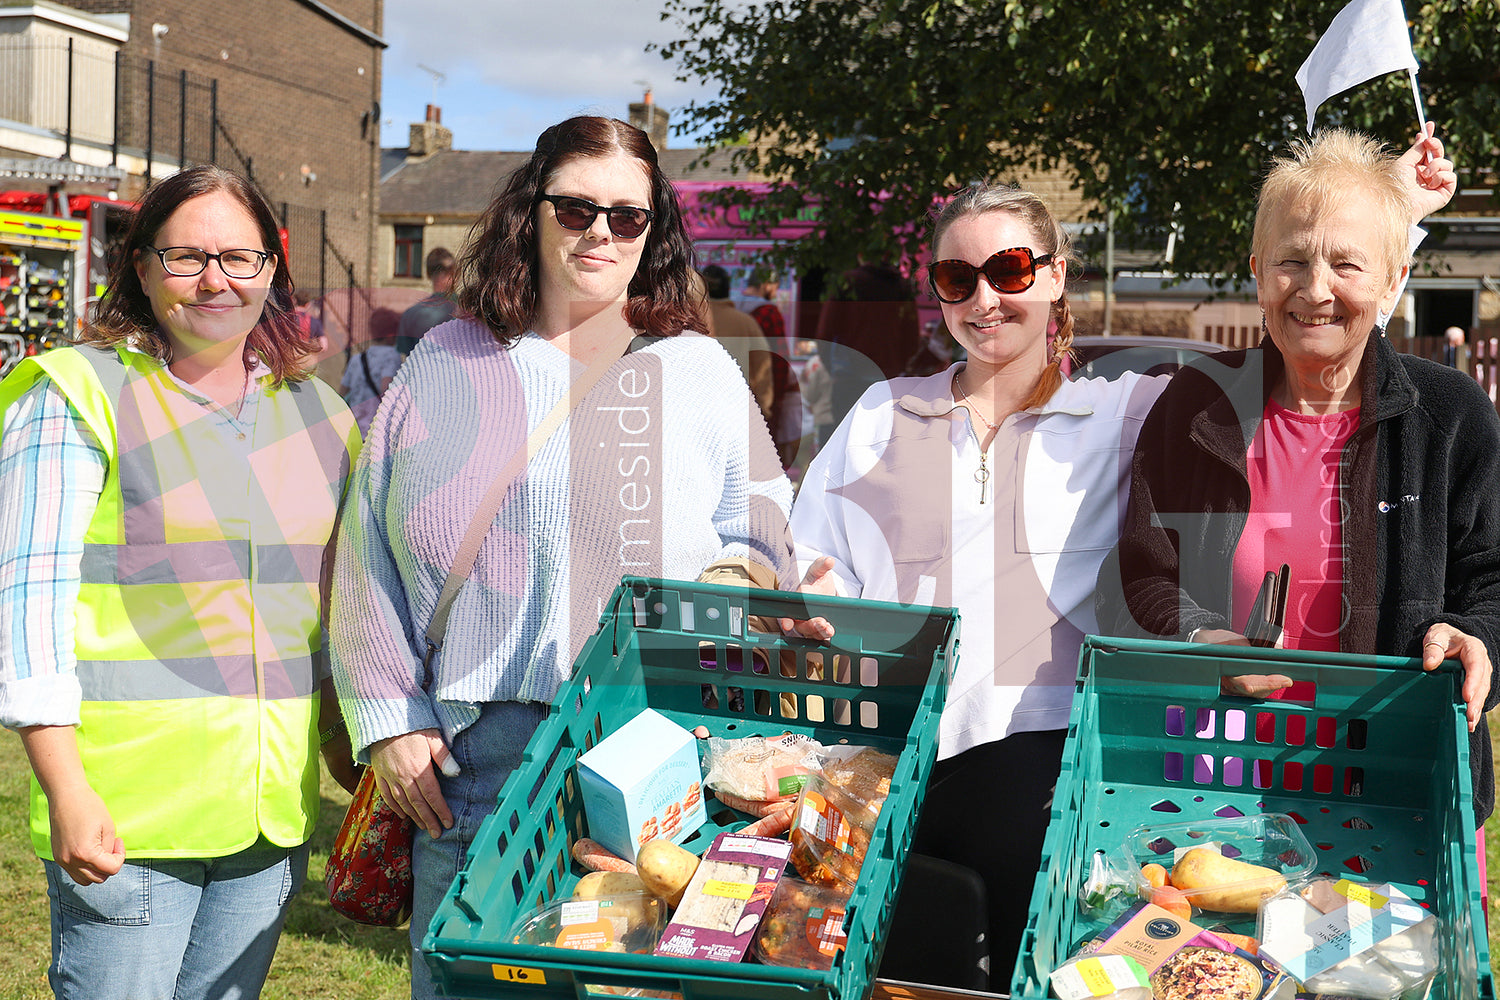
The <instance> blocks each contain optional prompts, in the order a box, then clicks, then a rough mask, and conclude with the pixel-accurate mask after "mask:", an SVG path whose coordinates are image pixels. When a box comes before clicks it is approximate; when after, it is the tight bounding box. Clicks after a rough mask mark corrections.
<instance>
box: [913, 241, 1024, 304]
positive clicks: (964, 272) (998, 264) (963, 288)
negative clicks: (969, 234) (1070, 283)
mask: <svg viewBox="0 0 1500 1000" xmlns="http://www.w3.org/2000/svg"><path fill="white" fill-rule="evenodd" d="M1050 263H1052V254H1050V253H1044V254H1042V255H1041V256H1040V257H1033V256H1032V255H1031V248H1030V247H1012V248H1011V249H1009V250H1001V251H1000V252H999V253H997V254H995V255H994V256H993V257H991V258H990V259H989V260H987V261H985V262H984V263H983V264H982V265H980V266H979V267H975V266H974V265H973V264H970V263H969V262H968V261H966V260H940V261H938V262H936V263H935V264H932V265H930V266H929V267H928V268H927V279H928V281H929V282H930V283H931V284H932V294H934V295H936V296H937V297H938V301H939V302H946V303H948V304H949V305H956V304H957V303H959V302H963V301H964V300H966V299H967V298H968V297H969V296H971V295H973V294H974V290H975V289H976V288H978V287H979V276H980V275H981V274H982V275H984V280H985V281H988V282H989V283H990V287H991V288H993V289H994V290H995V291H997V292H1006V293H1009V294H1011V295H1014V294H1015V293H1017V292H1024V291H1026V289H1028V288H1030V287H1031V286H1032V285H1034V284H1036V272H1037V268H1039V267H1046V266H1047V265H1048V264H1050Z"/></svg>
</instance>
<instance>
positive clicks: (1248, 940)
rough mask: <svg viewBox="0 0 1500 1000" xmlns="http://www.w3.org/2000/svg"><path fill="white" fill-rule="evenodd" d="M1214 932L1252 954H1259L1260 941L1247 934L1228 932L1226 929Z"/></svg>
mask: <svg viewBox="0 0 1500 1000" xmlns="http://www.w3.org/2000/svg"><path fill="white" fill-rule="evenodd" d="M1214 933H1215V934H1217V935H1219V937H1221V938H1223V939H1224V940H1225V941H1228V942H1229V943H1230V944H1232V945H1234V946H1235V947H1236V948H1240V949H1242V950H1244V951H1248V952H1249V953H1250V954H1252V955H1257V956H1258V955H1259V954H1260V942H1259V941H1257V940H1256V939H1255V938H1253V937H1251V936H1250V935H1248V934H1230V933H1228V932H1227V931H1214Z"/></svg>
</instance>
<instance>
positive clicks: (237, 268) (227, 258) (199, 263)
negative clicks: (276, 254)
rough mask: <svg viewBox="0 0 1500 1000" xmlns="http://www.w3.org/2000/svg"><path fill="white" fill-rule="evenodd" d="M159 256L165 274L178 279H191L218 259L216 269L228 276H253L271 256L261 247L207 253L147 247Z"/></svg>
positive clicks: (189, 248)
mask: <svg viewBox="0 0 1500 1000" xmlns="http://www.w3.org/2000/svg"><path fill="white" fill-rule="evenodd" d="M146 249H147V250H150V251H151V252H152V253H154V254H156V256H158V257H160V258H161V266H162V268H163V270H165V271H166V272H167V273H168V274H171V275H175V276H176V277H179V278H191V277H193V276H195V275H199V274H202V273H203V269H204V268H205V267H207V266H208V262H209V261H211V260H216V261H218V262H219V270H221V271H223V272H224V274H225V275H227V276H228V277H231V278H253V277H255V276H256V275H257V274H259V273H260V272H261V269H262V268H264V267H265V266H266V261H267V260H269V259H270V258H271V255H270V254H268V253H266V252H265V251H264V250H222V251H220V252H219V253H209V252H208V251H207V250H200V249H198V248H197V247H165V248H162V249H157V248H156V247H146Z"/></svg>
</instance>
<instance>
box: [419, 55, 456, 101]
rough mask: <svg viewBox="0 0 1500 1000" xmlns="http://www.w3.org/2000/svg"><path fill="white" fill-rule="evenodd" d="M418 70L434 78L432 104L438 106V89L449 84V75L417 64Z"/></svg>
mask: <svg viewBox="0 0 1500 1000" xmlns="http://www.w3.org/2000/svg"><path fill="white" fill-rule="evenodd" d="M417 69H419V70H421V71H422V72H424V73H428V74H430V75H431V76H432V103H433V104H437V102H438V99H437V89H438V88H439V87H441V86H442V85H443V84H445V83H447V82H448V74H446V73H439V72H438V71H437V70H435V69H433V68H432V67H431V66H424V65H422V64H421V63H417Z"/></svg>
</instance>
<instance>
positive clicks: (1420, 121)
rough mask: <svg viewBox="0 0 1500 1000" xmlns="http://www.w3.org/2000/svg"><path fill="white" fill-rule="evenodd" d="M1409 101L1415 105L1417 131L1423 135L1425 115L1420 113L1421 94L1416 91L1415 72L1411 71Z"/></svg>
mask: <svg viewBox="0 0 1500 1000" xmlns="http://www.w3.org/2000/svg"><path fill="white" fill-rule="evenodd" d="M1407 75H1408V76H1410V77H1411V99H1412V101H1413V102H1414V103H1415V104H1416V105H1417V131H1418V132H1421V133H1423V134H1426V132H1427V115H1426V114H1425V113H1424V112H1423V111H1422V92H1421V91H1420V90H1418V89H1417V71H1416V70H1411V71H1410V72H1409V73H1408V74H1407Z"/></svg>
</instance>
